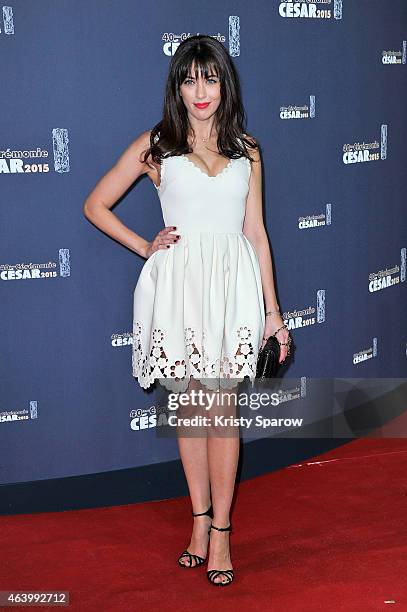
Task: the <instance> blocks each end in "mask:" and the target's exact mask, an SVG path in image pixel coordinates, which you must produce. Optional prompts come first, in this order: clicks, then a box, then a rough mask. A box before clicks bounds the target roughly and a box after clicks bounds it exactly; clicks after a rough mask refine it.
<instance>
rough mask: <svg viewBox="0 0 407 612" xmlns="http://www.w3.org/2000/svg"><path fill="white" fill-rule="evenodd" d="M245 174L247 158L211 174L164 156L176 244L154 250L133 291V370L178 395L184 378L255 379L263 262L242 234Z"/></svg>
mask: <svg viewBox="0 0 407 612" xmlns="http://www.w3.org/2000/svg"><path fill="white" fill-rule="evenodd" d="M250 173H251V164H250V160H248V159H247V158H246V157H240V158H238V159H231V160H230V161H229V163H228V165H227V166H226V167H225V168H224V169H223V170H222V171H221V172H220V173H218V174H217V175H216V176H214V177H212V176H209V175H208V174H206V173H205V172H204V171H203V170H201V169H200V168H199V167H198V166H197V165H196V164H195V163H194V162H192V161H191V160H190V159H189V158H188V157H186V156H185V155H181V156H170V157H166V158H164V159H163V160H162V165H161V181H160V186H159V187H157V186H156V189H157V193H158V196H159V199H160V202H161V209H162V215H163V219H164V225H165V226H176V230H172V232H171V233H172V234H174V235H175V234H179V235H180V236H181V238H180V239H179V241H178V242H177V243H174V244H171V246H170V248H165V249H159V250H158V251H155V252H154V253H153V254H152V255H151V256H150V257H149V258H148V259H147V260H146V262H145V263H144V266H143V268H142V270H141V273H140V275H139V278H138V282H137V285H136V287H135V289H134V310H133V313H134V317H133V345H132V370H133V376H134V377H136V378H137V379H138V382H139V383H140V385H141V387H143V388H147V387H149V386H150V385H151V384H152V383H153V382H154V381H155V380H158V382H159V384H161V385H163V386H164V387H165V388H166V389H168V390H170V391H174V392H182V391H185V390H186V389H187V387H188V382H189V379H190V377H193V378H196V379H198V380H200V381H201V383H202V384H203V385H205V386H206V387H207V388H209V389H212V390H214V391H216V390H219V389H220V388H223V387H226V388H230V387H233V386H235V385H236V384H237V383H238V382H241V381H243V380H244V377H245V376H248V378H249V379H250V381H251V382H252V383H253V382H254V379H255V374H256V362H257V356H258V351H259V348H260V346H261V343H262V338H263V332H264V324H265V312H264V301H263V290H262V284H261V275H260V266H259V259H258V256H257V253H256V251H255V248H254V246H253V245H252V243H251V242H250V241H249V240H248V238H246V236H245V235H244V234H243V232H242V227H243V221H244V216H245V208H246V199H247V195H248V192H249V179H250Z"/></svg>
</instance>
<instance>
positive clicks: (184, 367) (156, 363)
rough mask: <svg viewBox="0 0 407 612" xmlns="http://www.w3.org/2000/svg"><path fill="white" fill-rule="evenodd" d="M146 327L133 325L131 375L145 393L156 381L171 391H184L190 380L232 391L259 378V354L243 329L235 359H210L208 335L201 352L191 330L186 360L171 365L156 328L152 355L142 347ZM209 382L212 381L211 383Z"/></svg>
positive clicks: (162, 335) (186, 332) (161, 333)
mask: <svg viewBox="0 0 407 612" xmlns="http://www.w3.org/2000/svg"><path fill="white" fill-rule="evenodd" d="M142 333H143V324H142V323H141V321H135V322H134V324H133V345H132V373H133V376H134V377H135V378H137V380H138V382H139V383H140V385H141V387H143V389H147V388H148V387H150V385H152V384H153V383H154V381H155V380H156V379H157V380H158V381H159V382H160V384H161V385H163V386H165V387H166V388H167V389H170V390H183V391H185V390H186V388H187V386H188V383H189V380H190V378H191V377H192V378H195V379H198V380H200V381H201V382H202V384H203V385H204V386H206V387H208V388H210V389H215V387H216V388H219V387H223V388H231V387H233V386H235V385H237V384H238V383H240V382H242V381H243V380H244V378H245V376H248V377H249V379H250V381H251V382H254V379H255V376H256V365H257V354H258V351H257V350H255V348H254V346H253V343H252V341H251V338H252V336H253V332H252V330H251V328H249V327H248V326H245V325H242V326H241V327H239V328H238V329H237V330H235V333H236V336H237V340H236V342H237V348H236V351H235V353H234V354H233V355H231V356H227V355H222V357H218V358H215V359H213V358H211V357H210V356H209V355H208V353H207V352H206V348H205V332H202V342H201V346H202V351H200V350H199V349H198V346H197V340H198V332H197V330H196V329H193V328H192V327H186V328H185V329H184V341H185V348H186V350H185V354H186V359H185V358H184V356H183V357H180V358H179V359H175V360H173V361H170V359H169V358H168V357H167V353H166V351H165V340H166V334H165V331H164V330H162V329H160V328H157V327H156V328H154V329H153V330H152V332H151V336H150V345H149V352H148V353H147V352H145V351H144V350H143V346H142ZM209 379H210V380H209Z"/></svg>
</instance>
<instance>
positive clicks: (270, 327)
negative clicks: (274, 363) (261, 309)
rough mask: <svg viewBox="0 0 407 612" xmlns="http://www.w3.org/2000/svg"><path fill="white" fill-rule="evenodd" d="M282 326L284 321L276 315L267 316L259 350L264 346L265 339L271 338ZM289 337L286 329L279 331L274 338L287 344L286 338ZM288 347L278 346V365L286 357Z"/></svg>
mask: <svg viewBox="0 0 407 612" xmlns="http://www.w3.org/2000/svg"><path fill="white" fill-rule="evenodd" d="M282 325H284V321H283V319H282V318H281V316H280V315H278V314H272V315H267V317H266V323H265V325H264V332H263V338H265V340H264V339H263V341H262V343H261V348H263V346H264V345H265V344H266V341H267V338H268V337H269V336H272V335H273V334H274V332H275V331H276V330H277V329H279V328H280V327H281V326H282ZM289 337H290V335H289V332H288V329H285V327H283V329H280V331H279V332H278V333H277V334H276V338H277V340H278V341H279V342H288V338H289ZM287 351H288V345H287V344H285V345H282V346H281V345H280V360H279V363H282V362H283V361H285V359H286V357H287Z"/></svg>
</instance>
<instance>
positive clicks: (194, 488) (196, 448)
mask: <svg viewBox="0 0 407 612" xmlns="http://www.w3.org/2000/svg"><path fill="white" fill-rule="evenodd" d="M201 388H202V385H201V384H200V382H199V381H198V380H195V379H193V378H191V379H190V382H189V385H188V389H187V392H188V391H190V390H192V389H195V390H199V389H201ZM205 412H206V411H205V410H204V409H202V407H197V406H191V407H190V408H189V407H185V406H182V407H179V408H178V409H177V416H178V417H180V416H185V417H191V416H193V415H195V414H197V415H199V414H204V413H205ZM201 434H202V435H201ZM177 439H178V448H179V453H180V457H181V461H182V466H183V469H184V472H185V477H186V480H187V483H188V489H189V495H190V498H191V505H192V510H193V511H194V512H206V510H208V508H209V506H210V505H211V496H210V485H209V469H208V452H207V442H206V440H207V436H206V430H205V428H204V427H202V428H200V429H199V430H198V429H197V428H195V432H192V431H191V428H190V427H185V428H182V427H178V428H177ZM191 518H192V516H191ZM192 520H193V529H192V536H191V541H190V543H189V545H188V546H187V549H188V551H189V552H190V553H192V554H195V555H199V556H200V557H205V556H206V552H207V549H208V541H209V535H208V530H209V526H210V524H211V518H210V517H209V516H207V515H205V516H197V517H193V519H192ZM181 562H182V563H183V564H184V565H189V557H184V558H183V559H181ZM192 565H195V561H192Z"/></svg>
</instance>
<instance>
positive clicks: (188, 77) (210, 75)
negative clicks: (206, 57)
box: [185, 74, 219, 79]
mask: <svg viewBox="0 0 407 612" xmlns="http://www.w3.org/2000/svg"><path fill="white" fill-rule="evenodd" d="M211 77H216V78H217V79H218V78H219V77H218V75H217V74H208V76H207V77H206V78H207V79H210V78H211ZM185 78H186V79H195V77H193V76H192V75H187V76H186V77H185Z"/></svg>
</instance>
